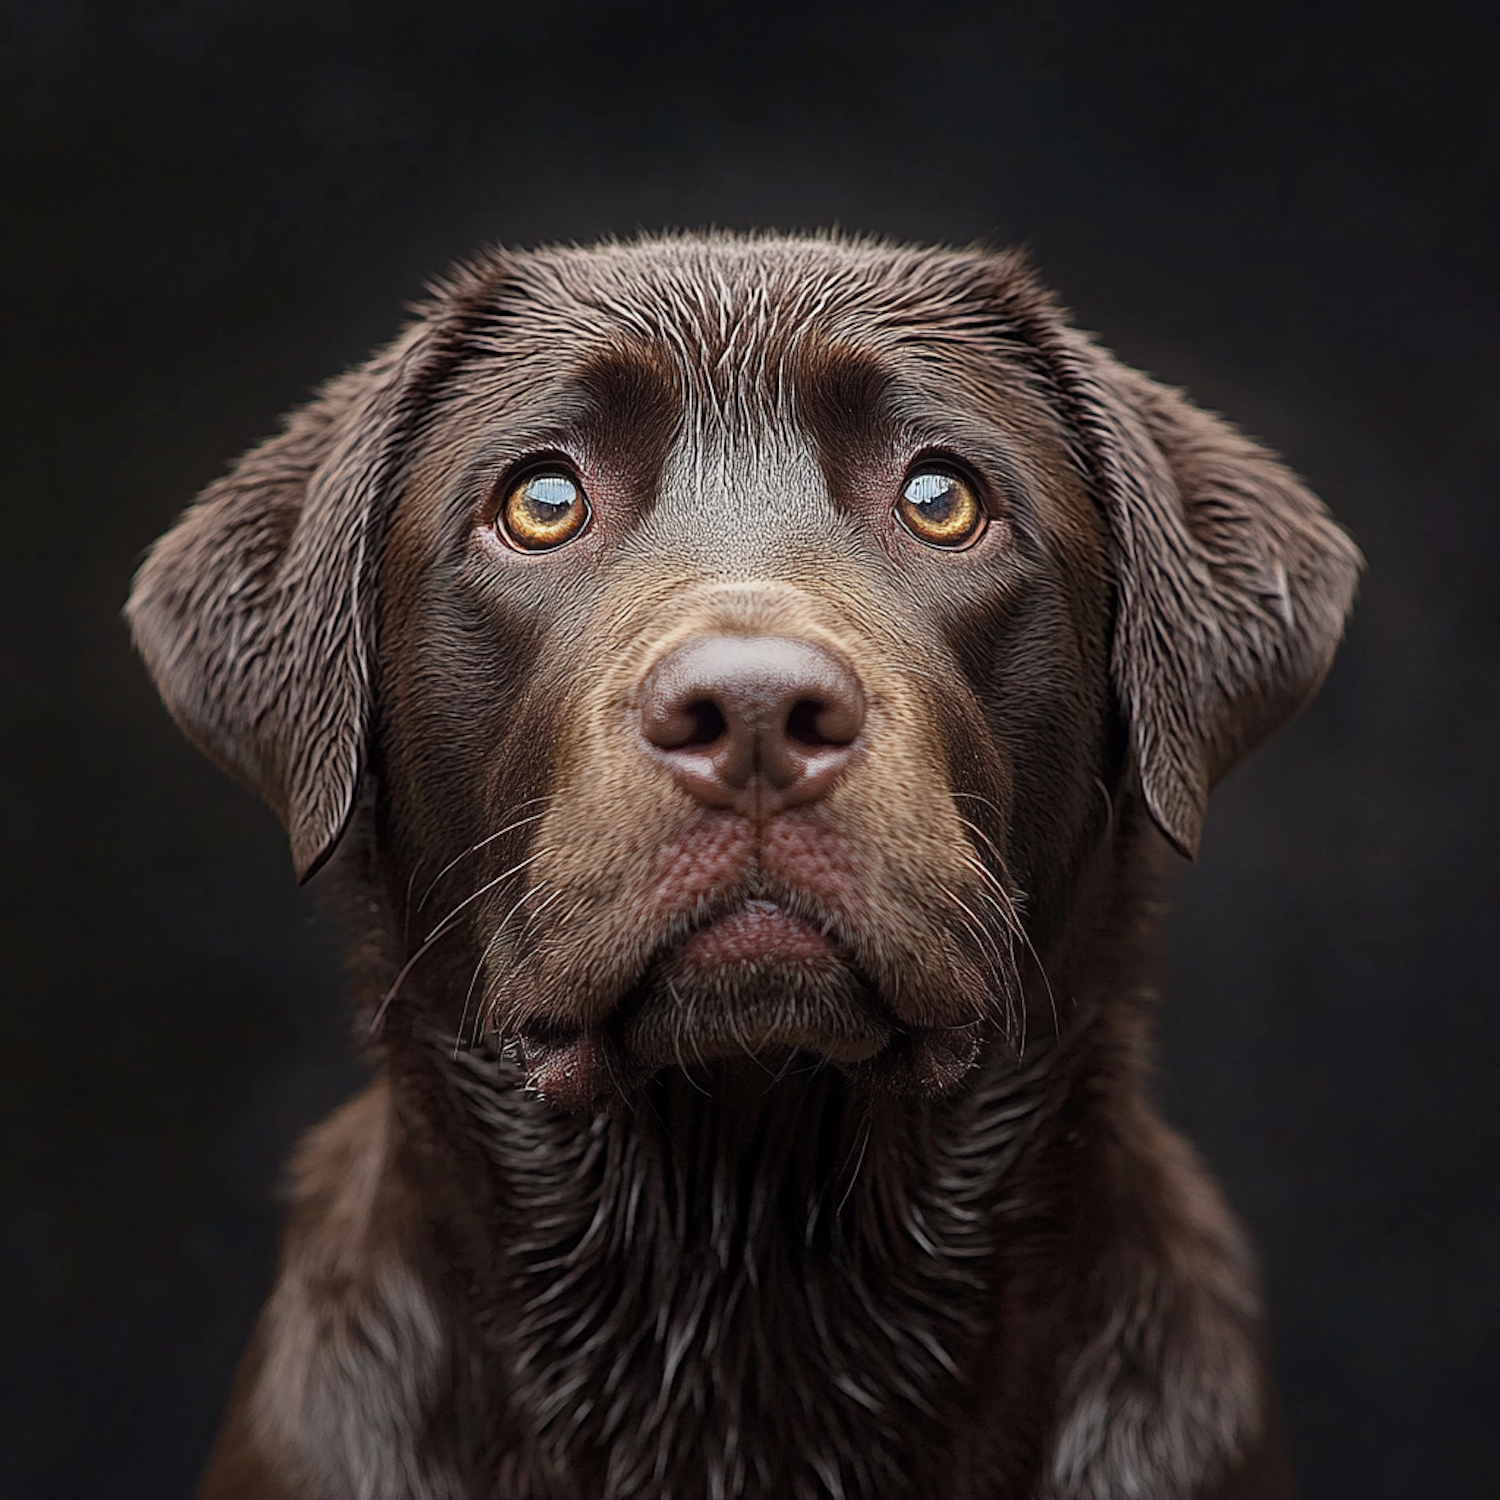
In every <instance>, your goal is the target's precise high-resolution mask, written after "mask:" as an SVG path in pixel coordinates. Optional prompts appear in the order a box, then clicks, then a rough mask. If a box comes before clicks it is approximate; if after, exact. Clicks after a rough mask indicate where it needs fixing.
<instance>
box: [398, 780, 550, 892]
mask: <svg viewBox="0 0 1500 1500" xmlns="http://www.w3.org/2000/svg"><path fill="white" fill-rule="evenodd" d="M542 800H543V799H542V798H541V797H528V798H527V799H526V800H525V801H524V802H518V803H517V804H516V807H518V808H519V807H529V806H530V805H531V804H532V803H533V802H540V801H542ZM512 811H514V809H512ZM546 816H547V813H546V810H545V809H543V810H542V811H541V812H539V813H533V814H532V815H531V816H530V817H529V818H517V819H516V821H515V822H514V823H507V824H506V826H505V827H504V828H501V829H499V830H498V831H496V832H495V833H492V834H490V835H489V837H488V838H482V839H480V840H479V842H478V843H477V844H470V845H469V847H468V848H467V849H465V850H464V852H463V853H462V854H456V855H454V857H453V858H452V859H450V860H449V861H448V863H447V864H445V865H444V866H443V868H442V869H441V870H439V871H438V872H437V874H436V875H434V876H433V877H432V879H431V881H429V882H428V885H427V889H426V890H424V891H423V892H422V899H421V900H420V901H418V902H417V906H416V909H417V910H418V911H421V910H422V908H423V907H424V906H426V905H427V899H428V897H429V896H431V895H432V893H433V891H434V890H435V889H436V888H437V884H438V882H439V881H440V880H441V879H442V878H443V877H444V876H445V875H446V874H447V873H448V872H449V871H450V870H452V869H453V867H454V866H455V865H458V864H460V863H462V861H464V860H466V859H467V858H468V857H469V856H470V855H471V854H477V853H478V852H479V851H480V850H481V849H483V848H484V847H485V846H486V845H488V844H493V843H494V842H495V840H496V839H502V838H504V837H505V835H506V834H507V833H514V832H515V831H516V829H518V828H524V827H525V826H526V825H527V824H528V823H535V822H536V821H537V820H538V819H540V818H545V817H546ZM415 879H416V872H415V871H413V872H412V881H415ZM406 899H407V902H408V904H409V903H410V901H411V883H410V882H409V883H408V886H407V892H406Z"/></svg>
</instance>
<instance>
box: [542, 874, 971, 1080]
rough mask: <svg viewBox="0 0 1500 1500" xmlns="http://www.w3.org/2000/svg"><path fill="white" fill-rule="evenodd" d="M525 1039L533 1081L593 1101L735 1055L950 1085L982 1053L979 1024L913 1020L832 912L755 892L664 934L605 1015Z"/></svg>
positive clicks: (552, 1022)
mask: <svg viewBox="0 0 1500 1500" xmlns="http://www.w3.org/2000/svg"><path fill="white" fill-rule="evenodd" d="M518 1039H519V1043H520V1053H521V1059H522V1062H523V1064H524V1066H525V1069H526V1074H527V1080H528V1082H529V1084H530V1085H531V1087H533V1088H535V1089H536V1090H537V1091H538V1092H540V1093H542V1094H543V1095H545V1096H546V1097H548V1098H549V1099H552V1100H553V1101H554V1102H556V1103H559V1104H563V1105H566V1106H568V1107H571V1108H583V1107H587V1106H589V1105H592V1104H595V1103H597V1102H599V1101H600V1100H601V1099H603V1098H605V1097H607V1096H608V1095H610V1094H611V1093H617V1094H618V1093H626V1092H628V1091H630V1090H631V1089H633V1088H636V1087H639V1086H640V1085H641V1084H643V1083H645V1082H646V1081H647V1080H648V1079H649V1078H651V1077H653V1076H654V1075H656V1074H657V1073H660V1072H663V1071H665V1070H668V1069H679V1070H681V1071H683V1072H685V1073H687V1074H688V1075H689V1076H692V1075H693V1073H694V1070H695V1069H697V1068H699V1067H700V1066H707V1065H709V1064H715V1063H722V1062H725V1061H726V1060H727V1061H730V1062H735V1061H741V1062H748V1063H749V1064H751V1065H754V1066H758V1067H760V1068H763V1069H765V1070H767V1071H768V1072H771V1073H773V1074H774V1073H777V1072H779V1071H781V1070H783V1069H784V1068H786V1067H788V1066H789V1065H791V1064H793V1063H794V1062H795V1061H796V1059H797V1058H798V1057H799V1056H800V1057H803V1058H805V1059H806V1060H808V1061H809V1062H810V1063H812V1064H814V1065H817V1064H832V1065H835V1066H838V1067H840V1068H842V1069H844V1070H846V1071H850V1072H852V1073H854V1074H856V1075H862V1076H864V1077H866V1078H868V1079H872V1080H873V1079H881V1080H883V1081H884V1082H886V1083H887V1084H894V1085H895V1086H896V1087H898V1088H899V1087H911V1086H914V1087H916V1088H918V1089H919V1090H920V1091H922V1092H924V1093H932V1092H942V1091H943V1090H945V1089H946V1088H947V1087H948V1086H950V1084H951V1083H952V1082H953V1081H954V1080H955V1079H956V1078H957V1077H960V1076H962V1074H963V1073H964V1072H966V1071H967V1070H968V1068H969V1066H970V1065H971V1063H972V1061H973V1059H974V1056H975V1052H976V1048H977V1027H964V1026H959V1027H941V1028H938V1027H933V1028H915V1027H911V1026H907V1025H905V1024H903V1023H902V1022H900V1021H899V1020H897V1019H896V1018H895V1017H894V1016H893V1015H892V1014H891V1013H890V1011H889V1010H888V1008H887V1007H886V1006H885V1005H884V1004H883V1003H882V1000H881V997H880V995H879V992H878V991H877V989H876V987H875V985H874V984H873V982H872V981H871V980H870V979H869V978H868V976H867V975H866V974H864V973H863V972H862V970H861V968H860V966H859V963H858V960H857V957H856V955H855V953H854V952H853V951H852V950H851V948H850V946H849V945H848V944H846V943H845V942H844V941H842V940H841V939H840V937H839V936H838V935H837V934H836V932H834V931H833V930H832V928H831V925H829V924H821V923H819V922H817V921H815V920H812V919H810V918H809V917H806V916H803V915H801V914H799V913H798V912H796V911H794V910H791V909H789V908H788V907H786V906H782V905H780V904H778V903H776V902H773V901H768V900H758V899H746V900H742V901H739V902H738V903H737V904H735V905H733V906H731V907H729V908H728V909H727V910H723V911H720V912H716V913H711V914H710V915H708V916H707V917H706V918H705V919H703V920H701V921H699V922H697V923H696V924H694V925H693V926H692V927H691V928H690V929H689V930H688V932H687V933H686V935H683V936H678V937H677V938H676V940H675V941H668V942H666V943H664V944H663V946H662V947H661V948H660V949H658V951H657V952H656V954H655V955H654V956H653V957H652V959H651V961H650V962H649V963H648V964H647V966H646V968H645V970H644V972H643V973H642V974H641V976H640V978H639V980H638V981H637V982H636V983H635V984H634V985H632V986H631V987H630V989H629V990H628V991H627V993H626V994H625V995H624V996H623V997H622V999H621V1000H620V1002H619V1004H618V1005H617V1006H615V1007H614V1009H613V1010H612V1011H611V1013H610V1014H609V1016H608V1017H607V1018H605V1019H604V1020H603V1021H602V1022H601V1023H599V1024H596V1025H591V1026H581V1025H578V1024H576V1023H571V1022H567V1021H562V1020H559V1019H555V1018H537V1019H534V1020H531V1021H528V1022H527V1023H525V1024H523V1025H522V1027H521V1030H520V1034H519V1038H518Z"/></svg>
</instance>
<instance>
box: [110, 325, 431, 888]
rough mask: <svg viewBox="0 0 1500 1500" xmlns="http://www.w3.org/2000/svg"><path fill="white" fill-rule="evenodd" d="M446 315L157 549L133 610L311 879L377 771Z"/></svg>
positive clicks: (178, 714) (205, 738)
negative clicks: (393, 550)
mask: <svg viewBox="0 0 1500 1500" xmlns="http://www.w3.org/2000/svg"><path fill="white" fill-rule="evenodd" d="M442 343H443V340H442V339H441V337H440V334H439V327H438V323H437V320H436V317H435V315H429V317H428V318H427V319H426V320H425V321H423V322H421V323H418V324H416V325H414V326H413V327H412V328H411V329H409V330H408V331H407V333H406V334H405V335H404V336H403V337H401V338H399V339H398V340H397V341H396V342H395V343H393V344H392V345H390V346H389V347H388V348H387V349H386V350H384V351H382V352H381V353H380V354H377V355H376V356H375V357H374V358H373V359H371V360H370V362H369V363H368V364H366V365H364V366H362V367H361V368H359V369H356V370H354V371H352V372H350V373H349V374H346V375H344V376H342V377H340V378H338V379H336V380H333V381H331V382H329V384H328V385H326V386H325V387H324V388H323V389H322V390H321V391H320V392H319V393H318V395H317V396H316V398H315V399H314V400H312V401H311V402H309V403H308V404H307V405H306V406H304V407H302V408H300V409H299V410H297V411H295V412H293V413H292V414H291V416H290V417H289V418H288V419H287V420H286V423H285V426H284V428H283V430H282V431H281V432H280V433H279V434H278V435H277V436H275V437H273V438H271V439H269V440H268V441H266V442H265V443H262V444H261V445H260V447H258V448H254V449H252V450H251V451H250V452H249V453H247V454H246V455H245V456H244V457H243V458H242V459H241V460H240V461H239V463H238V464H237V465H236V466H235V467H234V469H233V470H232V471H231V472H230V473H229V474H228V475H226V476H225V477H224V478H223V479H221V480H219V481H218V482H217V483H215V484H212V485H210V486H209V488H208V489H207V490H205V491H204V493H203V494H202V495H201V496H200V497H199V499H198V500H197V502H196V503H195V504H194V505H193V506H192V507H191V508H190V509H189V510H188V511H187V512H186V514H185V515H184V516H183V517H182V519H181V520H180V521H179V522H178V523H177V525H176V526H175V527H174V528H173V529H172V530H171V531H169V532H168V533H167V534H166V535H165V536H164V537H162V538H161V540H160V541H159V542H157V544H156V545H155V547H154V548H152V550H151V553H150V555H149V556H148V557H147V559H146V561H145V563H144V564H143V565H142V567H141V569H140V571H139V573H138V574H137V575H136V579H135V585H134V588H133V589H132V592H131V596H130V602H129V604H128V605H127V606H126V614H127V617H128V618H129V620H130V624H131V629H132V632H133V634H134V636H135V642H136V645H137V647H138V648H139V650H140V652H141V655H142V656H143V657H144V658H145V660H146V664H147V666H148V667H149V668H150V670H151V674H152V676H153V677H154V678H155V680H156V685H157V687H158V689H159V690H160V692H161V695H162V698H163V700H164V701H165V703H166V705H167V707H168V709H170V710H171V713H172V716H173V717H174V718H175V719H176V720H177V722H178V724H179V725H180V726H181V727H182V729H183V730H184V731H185V733H186V734H187V735H188V737H189V738H190V739H191V740H192V741H193V742H194V743H195V744H196V745H197V746H198V747H199V748H200V749H201V750H203V751H204V752H205V753H206V754H207V755H208V756H209V757H210V758H211V759H213V760H214V761H216V762H217V763H218V764H219V765H220V766H222V767H223V768H224V769H225V770H227V771H229V772H231V773H232V774H233V775H235V776H237V777H239V778H240V780H242V781H244V782H245V783H246V784H247V785H248V786H250V787H251V788H253V789H254V790H255V791H256V792H258V793H259V794H260V795H261V796H262V797H264V798H265V799H266V801H267V802H269V803H270V804H271V806H272V807H273V808H274V809H275V810H276V812H277V814H278V816H279V817H280V818H281V820H282V822H283V823H284V824H285V826H286V829H287V833H288V835H289V837H290V840H291V848H292V860H293V863H294V864H295V866H296V870H297V875H298V878H299V879H302V880H305V879H306V878H307V877H308V876H309V875H311V874H312V873H313V872H314V871H315V870H316V869H317V868H318V866H319V865H320V864H321V863H322V862H323V860H324V859H326V858H327V856H328V855H329V854H330V853H331V852H332V850H333V847H334V845H335V844H336V843H337V842H338V838H339V835H340V834H341V833H342V831H343V828H344V825H345V823H346V822H347V821H348V817H349V813H350V811H351V809H352V807H353V805H354V798H355V792H356V790H357V788H358V784H359V778H360V773H361V770H362V767H363V764H364V755H365V735H366V726H367V723H368V720H369V715H370V678H371V670H372V667H373V656H372V652H373V649H374V600H373V593H374V586H375V567H376V564H377V562H378V554H379V551H380V546H381V540H382V538H383V536H384V532H385V523H386V519H387V517H388V514H389V511H390V508H391V506H392V504H393V502H394V499H395V495H396V493H397V491H398V489H399V486H400V483H401V479H402V471H403V465H404V457H405V453H406V449H407V445H408V439H409V436H410V432H411V429H412V426H413V423H414V419H415V417H416V415H417V414H418V413H419V411H420V410H421V409H422V407H423V405H424V398H425V393H426V391H427V390H428V389H429V388H430V386H431V384H432V380H433V375H434V371H435V369H436V367H437V366H438V365H440V363H441V361H442V350H441V348H440V347H439V346H441V344H442Z"/></svg>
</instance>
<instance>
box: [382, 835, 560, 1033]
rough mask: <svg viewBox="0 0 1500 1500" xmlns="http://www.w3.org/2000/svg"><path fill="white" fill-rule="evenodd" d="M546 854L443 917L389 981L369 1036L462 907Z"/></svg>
mask: <svg viewBox="0 0 1500 1500" xmlns="http://www.w3.org/2000/svg"><path fill="white" fill-rule="evenodd" d="M547 852H548V851H547V850H545V849H538V850H536V852H535V853H533V854H530V855H528V856H527V858H525V859H523V860H522V861H521V863H520V864H518V865H513V866H512V867H511V868H510V869H509V870H507V871H505V873H504V874H503V875H497V876H496V877H495V878H494V879H493V880H490V881H487V882H486V883H485V884H484V885H482V886H480V887H479V889H478V890H477V891H475V892H474V893H473V894H472V895H470V896H466V897H465V898H464V899H463V900H462V901H460V902H459V903H458V905H457V906H455V907H454V908H453V910H452V911H450V912H449V913H448V915H447V916H446V917H444V918H443V920H442V921H441V922H439V923H438V924H437V926H436V927H434V928H433V929H432V931H431V932H429V933H428V934H427V936H426V938H425V939H424V940H423V942H422V945H421V947H420V948H418V949H417V951H416V952H415V953H413V954H412V956H411V957H410V958H409V959H407V961H406V962H405V963H404V964H403V965H402V966H401V970H400V972H399V973H398V974H397V975H396V977H395V979H394V980H392V981H391V987H390V989H388V990H387V991H386V992H385V997H384V998H383V999H382V1000H381V1002H380V1004H379V1005H378V1006H377V1007H376V1009H375V1014H374V1015H373V1016H372V1017H371V1018H370V1035H371V1036H379V1034H380V1029H381V1027H382V1026H383V1025H384V1024H385V1016H386V1012H387V1011H388V1010H389V1009H390V1007H391V1001H393V1000H394V999H395V998H396V992H397V991H398V990H399V989H400V988H401V986H402V985H403V984H405V982H406V979H407V976H408V975H409V974H410V973H411V971H412V970H413V969H414V968H415V967H416V966H417V964H418V963H419V962H420V961H421V959H422V958H423V956H424V955H425V954H426V953H427V952H428V950H429V949H430V948H431V947H432V945H433V944H434V943H436V942H437V940H438V939H439V938H441V937H443V936H444V935H445V934H446V933H448V932H451V931H452V929H453V923H454V921H455V919H456V918H457V917H458V914H459V913H460V912H461V911H462V910H463V909H464V907H466V906H468V905H469V903H470V902H471V901H477V900H478V899H479V898H480V897H481V896H482V895H484V894H485V892H486V891H491V890H493V889H494V888H495V887H496V886H497V885H499V884H500V882H501V881H502V880H507V879H509V878H510V877H511V876H512V875H515V874H518V873H519V872H520V871H522V870H524V869H525V868H526V866H527V865H529V864H532V863H533V862H535V861H536V860H538V859H540V858H541V857H542V855H543V854H545V853H547Z"/></svg>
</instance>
